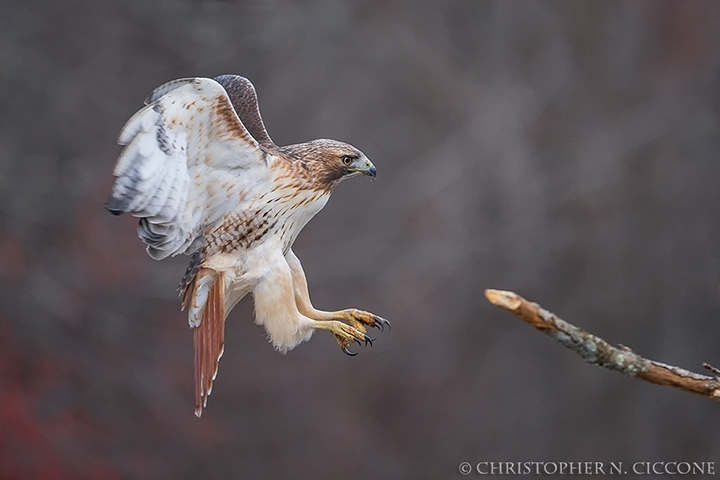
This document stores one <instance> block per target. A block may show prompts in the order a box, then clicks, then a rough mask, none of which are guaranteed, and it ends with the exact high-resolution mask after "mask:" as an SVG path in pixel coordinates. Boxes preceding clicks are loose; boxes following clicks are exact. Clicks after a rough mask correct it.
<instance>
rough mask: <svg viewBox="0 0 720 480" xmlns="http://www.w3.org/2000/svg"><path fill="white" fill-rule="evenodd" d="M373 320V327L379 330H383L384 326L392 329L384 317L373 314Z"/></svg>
mask: <svg viewBox="0 0 720 480" xmlns="http://www.w3.org/2000/svg"><path fill="white" fill-rule="evenodd" d="M373 320H374V322H375V323H374V324H373V327H375V328H377V329H378V330H380V331H381V332H384V331H385V327H388V330H392V325H390V322H388V321H387V320H385V319H384V318H382V317H378V316H377V315H373Z"/></svg>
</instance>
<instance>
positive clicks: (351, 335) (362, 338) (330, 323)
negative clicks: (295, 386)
mask: <svg viewBox="0 0 720 480" xmlns="http://www.w3.org/2000/svg"><path fill="white" fill-rule="evenodd" d="M313 328H315V329H316V330H327V331H329V332H330V333H332V334H333V335H335V340H337V342H338V345H340V348H341V349H342V351H343V352H345V354H346V355H350V356H351V357H354V356H355V355H357V353H352V352H351V351H350V350H348V347H349V346H350V344H351V343H353V342H355V343H357V344H358V345H360V346H362V345H363V344H362V342H365V345H370V346H372V342H373V339H372V338H370V337H368V336H367V335H365V332H363V331H361V330H359V329H357V328H355V327H352V326H350V325H347V324H345V323H342V322H339V321H337V320H319V321H316V322H315V325H314V327H313ZM363 330H364V328H363Z"/></svg>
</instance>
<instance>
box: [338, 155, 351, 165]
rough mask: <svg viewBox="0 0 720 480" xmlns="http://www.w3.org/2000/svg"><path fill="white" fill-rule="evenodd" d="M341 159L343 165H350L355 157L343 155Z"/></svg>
mask: <svg viewBox="0 0 720 480" xmlns="http://www.w3.org/2000/svg"><path fill="white" fill-rule="evenodd" d="M341 160H342V162H343V165H345V166H349V165H350V164H351V163H352V162H353V160H354V158H353V157H352V156H351V155H343V157H342V158H341Z"/></svg>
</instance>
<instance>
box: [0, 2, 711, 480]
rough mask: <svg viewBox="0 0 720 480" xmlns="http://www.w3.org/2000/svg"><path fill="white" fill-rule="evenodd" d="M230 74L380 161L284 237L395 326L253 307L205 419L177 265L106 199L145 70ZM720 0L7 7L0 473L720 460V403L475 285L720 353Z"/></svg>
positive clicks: (675, 357)
mask: <svg viewBox="0 0 720 480" xmlns="http://www.w3.org/2000/svg"><path fill="white" fill-rule="evenodd" d="M223 73H237V74H242V75H244V76H247V77H248V78H250V79H251V80H252V81H253V82H254V84H255V86H256V88H257V91H258V94H259V97H260V106H261V110H262V113H263V116H264V119H265V123H266V125H267V128H268V130H269V132H270V134H271V135H272V137H273V139H274V140H275V141H276V142H277V143H278V144H281V145H284V144H290V143H297V142H302V141H306V140H309V139H313V138H323V137H327V138H334V139H338V140H343V141H346V142H349V143H352V144H353V145H355V146H357V147H358V148H360V149H361V150H363V151H364V152H365V153H366V154H367V155H368V157H369V158H371V159H372V160H373V161H374V163H375V165H376V166H377V168H378V172H379V173H378V178H377V181H375V182H372V183H371V182H369V181H368V180H367V179H354V180H352V181H349V182H345V183H343V184H342V185H341V186H340V187H339V188H338V189H337V190H336V192H335V193H334V195H333V198H332V199H331V201H330V202H329V204H328V205H327V207H326V208H325V209H324V210H323V211H322V212H321V213H320V214H319V215H318V216H317V217H316V218H315V219H314V220H313V221H312V222H311V223H310V224H309V225H308V226H307V227H306V228H305V230H304V231H303V232H302V234H301V235H300V237H299V238H298V240H297V242H296V244H295V247H294V250H295V252H296V253H297V255H298V256H299V257H300V258H301V260H302V261H303V263H304V266H305V270H306V273H307V276H308V279H309V282H310V291H311V294H312V297H313V301H314V303H315V304H316V306H318V308H323V309H341V308H346V307H357V308H362V309H366V310H370V311H372V312H375V313H378V314H380V315H383V316H385V317H387V318H388V319H390V320H391V321H392V324H393V329H392V331H390V332H388V331H386V332H385V333H383V334H379V335H378V337H379V338H378V340H377V341H376V342H375V346H374V347H372V348H363V349H361V351H360V355H358V356H357V357H355V358H349V357H347V356H345V355H343V354H342V353H341V352H340V350H339V348H338V347H337V345H336V343H335V340H334V339H333V338H332V336H331V335H328V334H324V333H323V332H319V333H317V334H316V335H315V336H314V338H313V340H312V341H311V342H310V343H307V344H303V345H301V346H300V347H298V348H297V349H296V350H294V351H292V352H290V353H288V354H287V355H280V354H278V353H277V352H275V351H274V350H273V348H272V347H271V345H270V344H269V343H268V342H267V340H266V337H265V334H264V331H263V330H262V328H261V327H258V326H256V325H254V324H253V320H252V301H251V298H247V299H245V300H244V301H243V302H242V304H241V305H240V306H239V307H237V308H236V309H235V310H234V311H233V312H232V313H231V315H230V317H229V318H228V323H227V338H226V349H225V356H224V357H223V359H222V361H221V363H220V372H219V375H218V379H217V381H216V382H215V386H214V390H213V395H212V397H211V398H210V401H209V404H208V408H207V409H206V410H205V412H204V414H203V417H202V419H197V418H195V416H194V415H193V374H192V371H193V366H192V340H191V337H192V335H191V332H190V330H189V328H188V326H187V319H186V314H185V313H181V312H180V301H179V299H178V298H177V297H176V294H175V288H176V286H177V283H178V282H179V280H180V277H181V276H182V274H183V272H184V269H185V266H186V264H187V261H188V258H187V257H182V258H180V257H178V258H174V259H171V260H166V261H163V262H155V261H153V260H151V259H150V258H149V257H148V256H147V255H146V253H145V251H144V248H143V244H142V243H141V242H140V241H139V240H138V239H137V237H136V233H135V225H136V222H135V219H133V218H132V217H129V216H124V217H119V218H117V217H113V216H111V215H109V214H108V213H107V212H106V211H105V210H104V209H103V202H104V201H105V199H106V197H107V195H108V193H109V191H110V187H111V185H112V182H113V177H112V176H111V171H112V168H113V165H114V162H115V160H116V158H117V156H118V154H119V152H120V147H118V146H117V145H116V138H117V134H118V132H119V131H120V129H121V127H122V126H123V124H124V123H125V121H126V120H127V119H128V118H129V117H130V116H131V115H132V114H133V113H134V112H135V111H136V110H137V109H138V108H139V107H140V106H141V105H142V100H143V99H144V98H145V96H146V95H147V94H148V93H149V92H150V91H151V90H152V89H153V88H155V87H156V86H158V85H160V84H162V83H164V82H166V81H168V80H170V79H174V78H179V77H187V76H209V77H212V76H216V75H219V74H223ZM718 151H720V4H719V3H716V2H707V1H683V2H679V1H623V2H619V1H606V2H574V1H571V0H568V1H542V2H531V1H524V2H504V1H500V0H498V1H454V0H448V1H437V0H426V1H418V2H413V3H412V4H410V3H405V2H398V1H379V0H364V1H355V2H348V1H339V0H317V1H315V0H312V1H310V0H309V1H301V2H280V1H271V2H234V1H217V0H210V1H205V0H179V1H170V0H149V1H145V0H142V1H141V0H123V1H95V2H92V1H89V0H68V1H63V2H53V1H50V0H26V1H23V2H2V3H0V282H1V286H2V288H0V478H2V479H25V478H33V479H35V478H37V479H80V478H92V479H120V478H138V479H165V478H167V479H175V478H347V479H356V478H357V479H361V478H373V479H397V478H423V479H424V478H428V479H435V478H455V477H459V476H460V475H459V473H458V465H459V463H460V462H462V461H469V462H471V463H473V464H474V463H477V462H479V461H516V462H517V461H561V460H562V461H616V462H617V461H625V462H636V461H698V462H700V461H716V460H718V458H719V455H720V438H719V437H718V436H717V435H716V431H715V430H716V429H715V428H712V427H711V425H716V424H717V421H718V419H719V418H720V406H719V405H718V404H714V403H712V402H711V401H709V400H706V399H703V398H700V397H695V396H692V395H689V394H686V393H682V392H678V391H675V390H672V389H670V388H662V387H658V386H654V385H650V384H647V383H644V382H641V381H638V380H633V379H630V378H628V377H624V376H622V375H619V374H617V373H613V372H609V371H606V370H601V369H599V368H596V367H593V366H588V365H585V364H584V363H583V362H582V360H581V359H580V358H579V357H578V356H576V355H575V354H574V353H572V352H570V351H569V350H566V349H564V348H563V347H561V346H560V345H558V344H556V343H555V342H553V341H552V340H551V339H549V338H547V337H545V336H543V335H541V334H540V333H538V332H537V331H535V330H533V329H531V328H530V327H528V326H526V325H525V324H523V323H522V322H520V321H519V320H518V319H516V318H515V317H513V316H512V315H510V314H508V313H507V312H504V311H502V310H499V309H496V308H495V307H492V306H491V305H489V304H488V303H487V302H486V300H485V299H484V297H483V290H484V289H485V288H500V289H510V290H514V291H517V292H518V293H520V294H522V295H523V296H525V297H526V298H528V299H530V300H533V301H537V302H539V303H541V304H542V305H543V306H544V307H546V308H548V309H550V310H551V311H554V312H555V313H557V314H558V315H560V316H561V317H563V318H565V319H566V320H569V321H571V322H573V323H575V324H577V325H579V326H581V327H583V328H586V329H588V330H589V331H591V332H593V333H595V334H597V335H600V336H602V337H604V338H605V339H606V340H608V341H610V342H611V343H623V344H625V345H628V346H630V347H632V348H633V349H634V350H635V351H637V352H638V353H640V354H642V355H645V356H647V357H649V358H653V359H657V360H660V361H663V362H667V363H671V364H675V365H679V366H682V367H686V368H689V369H691V370H695V371H699V370H701V368H700V363H701V362H703V361H707V362H710V363H714V364H716V365H718V364H720V215H718V212H719V207H720V188H719V185H720V161H718Z"/></svg>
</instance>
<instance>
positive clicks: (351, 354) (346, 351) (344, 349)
mask: <svg viewBox="0 0 720 480" xmlns="http://www.w3.org/2000/svg"><path fill="white" fill-rule="evenodd" d="M341 350H342V351H343V353H344V354H345V355H347V356H348V357H354V356H355V355H357V353H353V352H351V351H350V350H348V349H347V347H342V348H341Z"/></svg>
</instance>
